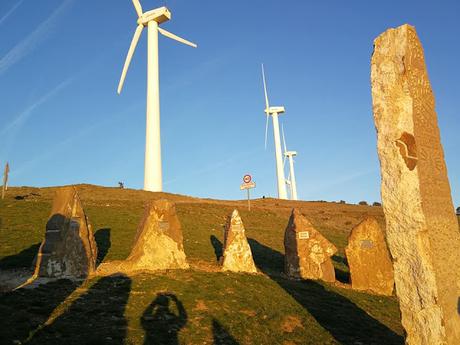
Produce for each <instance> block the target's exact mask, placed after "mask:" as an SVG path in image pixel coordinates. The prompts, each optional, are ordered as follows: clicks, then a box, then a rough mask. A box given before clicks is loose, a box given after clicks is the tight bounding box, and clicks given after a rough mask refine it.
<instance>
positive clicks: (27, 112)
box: [0, 78, 73, 138]
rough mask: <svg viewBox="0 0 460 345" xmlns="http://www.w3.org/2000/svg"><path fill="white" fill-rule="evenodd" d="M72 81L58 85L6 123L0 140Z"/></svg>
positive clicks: (69, 79) (70, 79)
mask: <svg viewBox="0 0 460 345" xmlns="http://www.w3.org/2000/svg"><path fill="white" fill-rule="evenodd" d="M72 81H73V78H68V79H66V80H64V81H63V82H61V83H59V84H58V85H57V86H56V87H54V88H53V89H52V90H51V91H50V92H48V93H47V94H46V95H44V96H43V97H41V98H40V99H38V100H37V101H36V102H34V103H33V104H31V105H29V106H28V107H27V108H26V109H24V110H23V111H22V112H21V113H20V114H19V115H18V116H16V117H15V118H14V119H13V120H12V121H11V122H10V123H8V124H7V125H6V126H5V127H3V128H2V129H0V138H1V137H2V136H3V135H5V134H9V133H10V132H11V131H12V130H14V129H15V128H18V127H19V126H21V125H22V124H23V123H24V122H26V121H27V119H28V118H29V117H30V115H32V113H33V112H34V110H35V109H37V108H38V107H40V106H41V105H42V104H43V103H45V102H47V101H48V100H50V99H51V98H53V97H54V96H55V95H56V94H57V93H58V92H59V91H61V90H62V89H63V88H65V87H66V86H67V85H69V84H70V83H71V82H72Z"/></svg>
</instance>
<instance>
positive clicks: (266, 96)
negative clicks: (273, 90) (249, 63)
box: [262, 64, 270, 111]
mask: <svg viewBox="0 0 460 345" xmlns="http://www.w3.org/2000/svg"><path fill="white" fill-rule="evenodd" d="M262 80H263V81H264V93H265V110H267V111H268V108H269V107H270V105H269V103H268V93H267V83H266V82H265V69H264V64H262Z"/></svg>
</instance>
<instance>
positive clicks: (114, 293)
mask: <svg viewBox="0 0 460 345" xmlns="http://www.w3.org/2000/svg"><path fill="white" fill-rule="evenodd" d="M130 291H131V279H130V278H128V277H127V276H125V275H120V274H119V275H112V276H108V277H103V278H101V279H99V281H97V282H96V283H95V284H94V285H92V286H91V287H90V288H89V290H88V291H87V292H86V293H84V294H83V295H81V296H80V297H78V298H77V299H76V300H75V301H74V302H73V303H72V305H71V306H70V307H69V308H68V309H67V310H66V311H65V312H64V313H63V314H62V315H61V316H59V317H58V318H57V319H56V320H55V321H54V322H53V323H52V324H51V325H49V326H47V327H44V328H43V329H41V330H40V331H39V332H37V333H36V334H35V335H34V336H33V337H32V339H31V341H30V342H29V343H28V344H123V343H124V340H125V337H126V332H127V321H126V319H125V317H124V312H125V306H126V303H127V302H128V297H129V293H130Z"/></svg>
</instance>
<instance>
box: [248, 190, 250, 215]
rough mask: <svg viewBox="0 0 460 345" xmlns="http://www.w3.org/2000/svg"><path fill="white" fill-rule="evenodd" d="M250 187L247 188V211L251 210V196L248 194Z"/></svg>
mask: <svg viewBox="0 0 460 345" xmlns="http://www.w3.org/2000/svg"><path fill="white" fill-rule="evenodd" d="M249 191H250V189H249V188H248V211H251V197H250V196H249Z"/></svg>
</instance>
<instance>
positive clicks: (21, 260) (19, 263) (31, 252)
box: [0, 242, 41, 270]
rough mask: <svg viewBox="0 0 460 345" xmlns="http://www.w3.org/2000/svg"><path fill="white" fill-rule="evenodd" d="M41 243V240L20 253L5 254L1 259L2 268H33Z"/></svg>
mask: <svg viewBox="0 0 460 345" xmlns="http://www.w3.org/2000/svg"><path fill="white" fill-rule="evenodd" d="M40 244H41V242H39V243H35V244H33V245H31V246H30V247H29V248H27V249H24V250H23V251H21V252H19V253H18V254H14V255H10V256H5V257H4V258H2V259H1V260H0V269H2V270H5V269H13V268H31V267H32V263H33V261H34V258H35V256H36V255H37V253H38V248H40Z"/></svg>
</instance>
